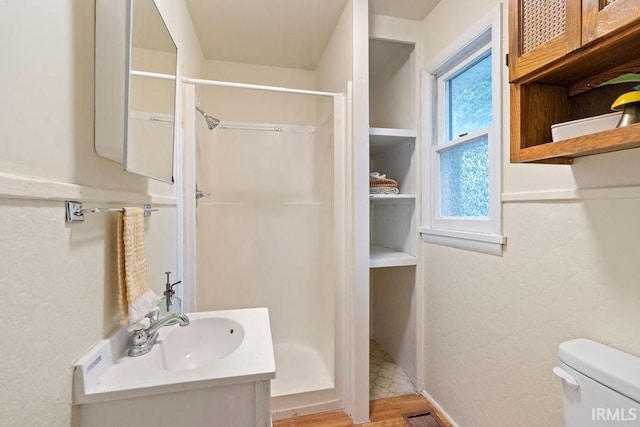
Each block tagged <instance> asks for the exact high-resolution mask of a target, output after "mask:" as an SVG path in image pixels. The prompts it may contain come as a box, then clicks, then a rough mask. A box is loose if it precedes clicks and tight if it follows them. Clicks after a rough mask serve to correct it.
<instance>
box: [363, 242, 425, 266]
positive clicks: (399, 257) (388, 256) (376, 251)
mask: <svg viewBox="0 0 640 427" xmlns="http://www.w3.org/2000/svg"><path fill="white" fill-rule="evenodd" d="M417 263H418V259H417V257H415V256H413V255H411V254H408V253H405V252H400V251H396V250H393V249H389V248H385V247H384V246H378V245H371V248H370V249H369V268H382V267H403V266H407V265H417Z"/></svg>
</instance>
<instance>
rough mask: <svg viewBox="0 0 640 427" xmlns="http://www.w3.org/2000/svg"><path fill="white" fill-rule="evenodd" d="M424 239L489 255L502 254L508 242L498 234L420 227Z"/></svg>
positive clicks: (428, 241)
mask: <svg viewBox="0 0 640 427" xmlns="http://www.w3.org/2000/svg"><path fill="white" fill-rule="evenodd" d="M419 231H420V234H421V235H422V241H423V242H426V243H433V244H435V245H441V246H449V247H452V248H457V249H464V250H467V251H473V252H480V253H484V254H488V255H495V256H502V248H503V246H504V245H505V243H506V242H507V238H506V237H505V236H501V235H497V234H482V233H470V232H467V231H453V230H435V229H433V228H427V227H420V229H419Z"/></svg>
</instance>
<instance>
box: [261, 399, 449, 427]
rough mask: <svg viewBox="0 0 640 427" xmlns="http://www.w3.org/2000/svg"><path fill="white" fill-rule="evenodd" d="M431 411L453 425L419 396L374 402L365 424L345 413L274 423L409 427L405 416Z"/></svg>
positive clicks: (319, 426)
mask: <svg viewBox="0 0 640 427" xmlns="http://www.w3.org/2000/svg"><path fill="white" fill-rule="evenodd" d="M423 410H424V411H430V412H431V413H432V414H433V415H434V417H435V418H437V419H438V421H440V424H442V427H451V424H450V423H449V422H448V421H447V420H446V419H445V418H444V417H443V416H442V415H441V414H439V413H438V412H437V411H436V410H435V409H434V408H433V407H432V406H431V404H430V403H429V401H428V400H427V399H425V398H424V397H423V396H421V395H419V394H409V395H406V396H398V397H390V398H388V399H379V400H372V401H371V403H370V412H371V421H370V422H368V423H364V424H353V422H352V421H351V418H349V416H348V415H347V414H345V413H344V412H328V413H326V414H317V415H307V416H304V417H295V418H287V419H284V420H279V421H274V422H273V427H352V426H355V425H357V426H362V427H407V424H406V422H405V421H404V419H403V418H402V415H403V414H410V413H414V412H418V411H423Z"/></svg>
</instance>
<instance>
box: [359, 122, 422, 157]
mask: <svg viewBox="0 0 640 427" xmlns="http://www.w3.org/2000/svg"><path fill="white" fill-rule="evenodd" d="M417 137H418V132H417V131H416V130H415V129H395V128H369V150H370V151H371V155H374V156H375V155H377V154H380V153H382V152H384V151H386V150H388V149H390V148H393V147H395V146H397V145H398V144H402V143H405V142H407V141H408V140H410V141H414V140H415V139H416V138H417Z"/></svg>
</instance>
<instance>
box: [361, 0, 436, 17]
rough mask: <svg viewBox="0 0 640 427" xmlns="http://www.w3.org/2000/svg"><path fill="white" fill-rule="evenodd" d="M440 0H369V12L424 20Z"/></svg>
mask: <svg viewBox="0 0 640 427" xmlns="http://www.w3.org/2000/svg"><path fill="white" fill-rule="evenodd" d="M439 2H440V0H369V12H370V13H372V14H374V15H387V16H393V17H396V18H403V19H412V20H414V21H422V20H424V18H425V17H426V16H427V15H428V14H429V12H431V10H432V9H433V8H434V7H436V5H437V4H438V3H439Z"/></svg>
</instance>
